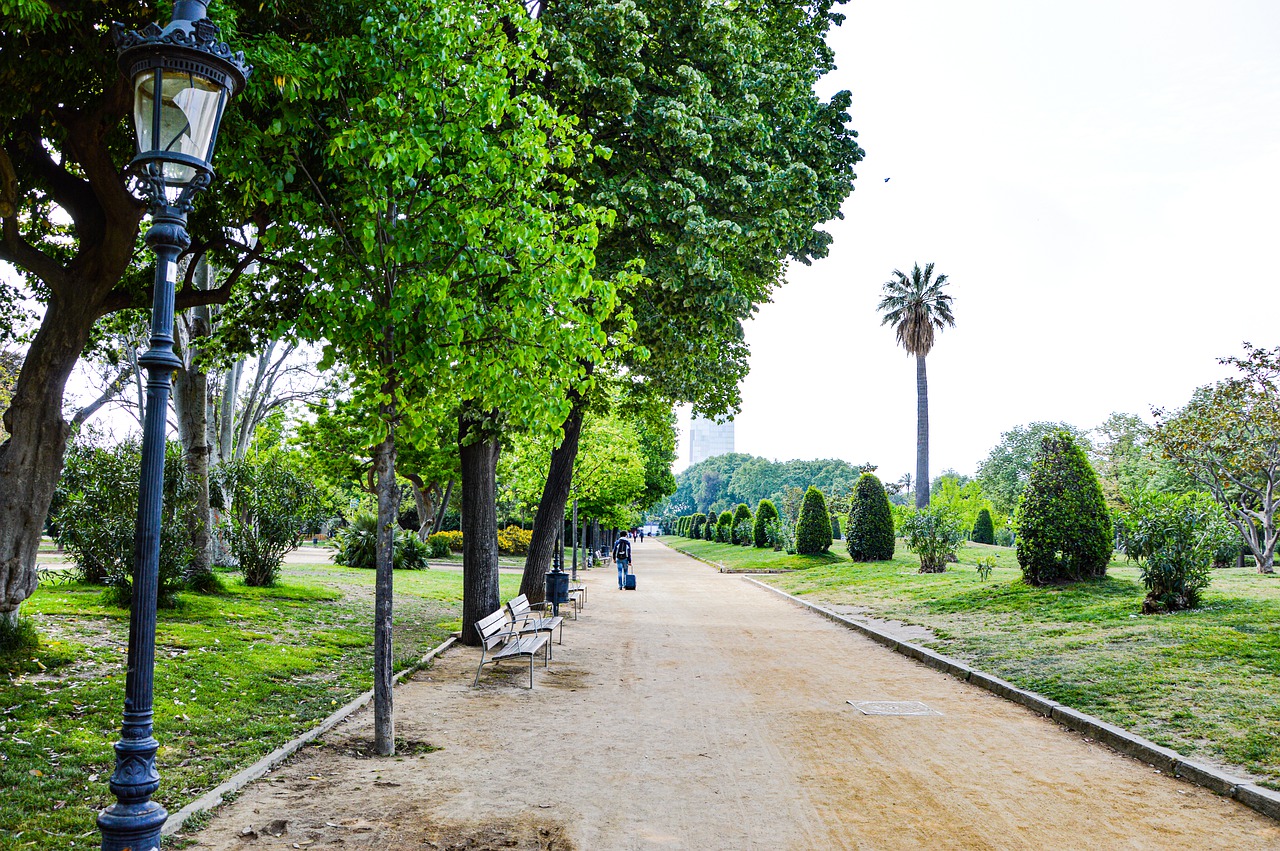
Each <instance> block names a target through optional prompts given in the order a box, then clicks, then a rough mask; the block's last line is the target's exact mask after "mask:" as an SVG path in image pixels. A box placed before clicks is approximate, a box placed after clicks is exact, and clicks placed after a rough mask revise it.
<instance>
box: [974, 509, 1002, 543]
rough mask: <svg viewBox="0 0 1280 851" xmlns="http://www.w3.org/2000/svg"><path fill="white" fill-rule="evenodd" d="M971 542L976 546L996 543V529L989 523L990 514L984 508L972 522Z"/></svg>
mask: <svg viewBox="0 0 1280 851" xmlns="http://www.w3.org/2000/svg"><path fill="white" fill-rule="evenodd" d="M973 540H974V543H977V544H994V543H995V542H996V527H995V524H994V523H992V522H991V512H990V511H988V510H987V509H985V508H984V509H982V510H981V511H979V512H978V519H977V520H975V521H973Z"/></svg>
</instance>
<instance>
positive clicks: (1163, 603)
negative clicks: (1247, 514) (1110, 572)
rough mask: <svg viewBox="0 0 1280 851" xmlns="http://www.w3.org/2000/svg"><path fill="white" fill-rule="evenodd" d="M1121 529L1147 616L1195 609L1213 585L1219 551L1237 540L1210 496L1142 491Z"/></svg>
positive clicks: (1134, 501) (1124, 519)
mask: <svg viewBox="0 0 1280 851" xmlns="http://www.w3.org/2000/svg"><path fill="white" fill-rule="evenodd" d="M1130 502H1131V505H1130V508H1129V511H1128V513H1127V514H1126V515H1125V516H1124V517H1123V518H1122V520H1121V522H1118V523H1117V524H1116V526H1117V530H1118V532H1119V537H1120V550H1121V552H1123V553H1124V554H1125V555H1126V556H1128V557H1129V558H1131V559H1133V560H1134V561H1136V562H1138V567H1139V569H1140V570H1141V575H1142V584H1143V585H1145V586H1146V588H1147V597H1146V599H1145V600H1143V602H1142V610H1143V611H1144V612H1146V613H1148V614H1152V613H1156V612H1173V611H1178V610H1181V609H1194V608H1195V607H1196V606H1198V605H1199V604H1200V593H1201V591H1203V590H1204V589H1205V588H1206V587H1207V586H1208V585H1209V577H1210V563H1211V561H1212V560H1213V557H1214V551H1215V550H1216V549H1217V548H1218V547H1219V546H1220V545H1221V543H1222V542H1223V541H1224V540H1226V541H1235V542H1236V548H1237V549H1238V548H1239V543H1238V536H1237V535H1235V534H1232V533H1233V530H1231V529H1230V528H1229V527H1228V526H1227V524H1226V523H1225V521H1224V520H1223V519H1222V510H1221V509H1220V508H1219V507H1218V506H1217V504H1215V503H1214V501H1213V499H1212V497H1210V496H1208V495H1207V494H1197V493H1190V494H1161V493H1154V492H1140V493H1138V494H1135V495H1133V496H1132V498H1131V500H1130Z"/></svg>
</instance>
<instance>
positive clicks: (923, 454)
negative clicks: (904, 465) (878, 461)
mask: <svg viewBox="0 0 1280 851" xmlns="http://www.w3.org/2000/svg"><path fill="white" fill-rule="evenodd" d="M928 504H929V379H928V378H927V377H926V376H925V371H924V355H916V508H924V507H925V506H927V505H928Z"/></svg>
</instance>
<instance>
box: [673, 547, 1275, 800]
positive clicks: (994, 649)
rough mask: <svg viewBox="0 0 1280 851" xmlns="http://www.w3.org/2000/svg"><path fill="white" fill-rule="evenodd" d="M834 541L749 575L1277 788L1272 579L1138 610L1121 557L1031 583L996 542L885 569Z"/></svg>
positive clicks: (1135, 588) (727, 557)
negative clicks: (905, 627)
mask: <svg viewBox="0 0 1280 851" xmlns="http://www.w3.org/2000/svg"><path fill="white" fill-rule="evenodd" d="M665 540H666V542H667V543H673V544H675V545H676V546H677V547H678V548H680V549H688V550H689V551H690V552H695V553H696V554H697V555H699V556H701V557H703V558H706V559H708V560H710V561H717V562H719V563H721V564H724V565H726V566H729V567H765V566H779V567H788V568H795V567H799V566H800V565H798V564H796V563H795V562H794V559H796V558H797V557H795V556H786V555H784V554H781V553H773V552H772V551H769V550H754V549H751V548H743V547H732V546H728V545H725V544H708V543H707V542H705V541H691V540H687V539H684V538H668V539H665ZM841 547H842V544H841V543H840V542H837V543H836V544H834V545H833V546H832V550H833V552H832V553H829V554H828V555H829V556H831V559H830V560H829V561H827V562H826V563H813V564H812V565H811V566H809V567H808V568H807V569H804V570H793V572H790V573H787V574H782V575H775V576H764V577H761V578H762V580H763V581H766V582H769V583H770V584H772V585H774V586H776V587H778V588H781V589H782V590H784V591H787V592H789V593H792V594H796V595H798V596H803V597H806V598H807V599H810V600H813V601H815V602H821V603H823V604H827V605H829V606H837V607H840V606H854V607H859V608H861V609H863V610H865V611H866V613H867V614H869V615H871V616H873V617H879V618H891V619H894V620H900V621H904V622H907V623H911V624H918V625H920V626H924V627H927V628H928V629H929V630H931V631H932V633H933V635H934V638H933V639H932V640H926V641H923V642H921V643H923V644H925V645H926V646H928V647H930V648H932V649H935V650H938V651H939V652H942V653H946V654H947V655H950V656H953V657H955V658H957V659H960V660H962V661H964V662H966V663H968V664H970V665H973V666H974V667H977V668H979V669H981V670H984V671H987V672H989V673H993V674H996V675H997V676H1000V677H1003V678H1005V679H1007V680H1009V681H1010V682H1012V683H1015V684H1016V685H1018V686H1020V687H1022V688H1026V689H1031V690H1032V691H1036V692H1039V693H1040V694H1043V695H1045V696H1046V697H1050V698H1052V699H1054V700H1057V701H1059V702H1061V703H1063V704H1065V705H1067V706H1070V707H1072V708H1074V709H1078V710H1080V711H1082V712H1087V713H1089V714H1091V715H1096V716H1097V717H1099V718H1102V719H1103V720H1106V721H1109V722H1111V723H1113V724H1118V725H1120V726H1122V727H1124V728H1126V729H1128V730H1131V731H1133V732H1135V733H1137V734H1139V735H1141V736H1145V737H1146V738H1148V739H1151V740H1152V741H1154V742H1156V743H1158V744H1161V745H1164V746H1166V747H1169V748H1173V749H1174V750H1176V751H1178V752H1179V753H1181V754H1183V755H1185V756H1187V757H1190V758H1193V759H1199V760H1202V761H1206V762H1209V763H1211V764H1217V765H1220V766H1224V767H1227V768H1229V769H1232V770H1235V771H1236V772H1237V773H1248V774H1251V775H1253V776H1254V777H1255V778H1257V779H1259V780H1261V781H1262V782H1264V784H1265V785H1267V786H1270V787H1272V788H1280V724H1277V722H1276V719H1277V718H1280V581H1278V580H1277V579H1276V578H1275V577H1274V576H1271V577H1268V576H1262V575H1260V574H1258V573H1256V572H1255V571H1254V570H1253V569H1252V568H1243V569H1238V568H1228V569H1224V570H1215V571H1213V581H1212V584H1211V585H1210V586H1209V588H1208V589H1207V590H1206V592H1205V595H1204V602H1203V605H1202V606H1201V607H1200V608H1199V609H1196V610H1194V611H1190V612H1180V613H1177V614H1172V615H1143V614H1141V605H1142V598H1143V596H1144V594H1145V589H1144V588H1143V586H1142V582H1141V580H1140V579H1139V576H1138V571H1137V569H1136V568H1135V567H1133V566H1131V565H1129V564H1127V563H1125V562H1121V561H1113V562H1112V563H1111V565H1110V567H1109V568H1108V575H1107V577H1106V578H1105V579H1103V580H1100V581H1096V582H1085V583H1079V584H1075V585H1065V586H1055V587H1049V588H1034V587H1032V586H1029V585H1027V584H1025V583H1024V582H1023V581H1022V577H1021V572H1020V571H1019V570H1018V565H1017V561H1016V559H1015V557H1014V551H1013V550H1012V549H1011V548H1007V547H992V546H986V545H983V544H968V545H967V546H966V547H965V548H964V549H962V550H961V551H960V562H959V564H953V565H951V566H950V568H949V569H948V570H947V572H945V573H940V574H932V575H930V574H920V573H918V572H917V569H918V567H919V561H918V560H917V559H916V558H915V557H914V556H912V555H910V554H909V553H906V552H905V550H904V548H903V546H902V542H901V541H899V542H898V552H897V555H896V556H895V558H894V559H893V560H892V561H888V562H879V563H870V564H855V563H854V562H852V561H850V560H849V558H848V556H847V555H846V554H845V553H844V551H843V549H842V548H841ZM837 548H841V549H839V550H838V555H837V554H836V551H837ZM985 556H994V557H995V559H996V568H995V570H994V571H993V572H992V574H991V577H990V578H989V579H988V580H987V581H986V582H983V581H981V579H980V578H979V576H978V573H977V570H976V569H975V568H976V565H977V559H978V558H982V557H985ZM770 557H772V559H771V558H770ZM810 558H814V557H810Z"/></svg>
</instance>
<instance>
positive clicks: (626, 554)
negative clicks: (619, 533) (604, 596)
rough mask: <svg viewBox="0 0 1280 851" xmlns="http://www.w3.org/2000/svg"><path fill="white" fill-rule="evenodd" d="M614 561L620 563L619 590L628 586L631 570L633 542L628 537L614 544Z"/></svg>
mask: <svg viewBox="0 0 1280 851" xmlns="http://www.w3.org/2000/svg"><path fill="white" fill-rule="evenodd" d="M613 560H614V561H615V562H617V563H618V590H619V591H621V590H622V589H623V588H625V587H626V586H627V571H628V570H630V568H631V542H630V541H628V540H627V539H626V536H623V537H621V538H619V539H618V540H617V541H615V542H614V544H613Z"/></svg>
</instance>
